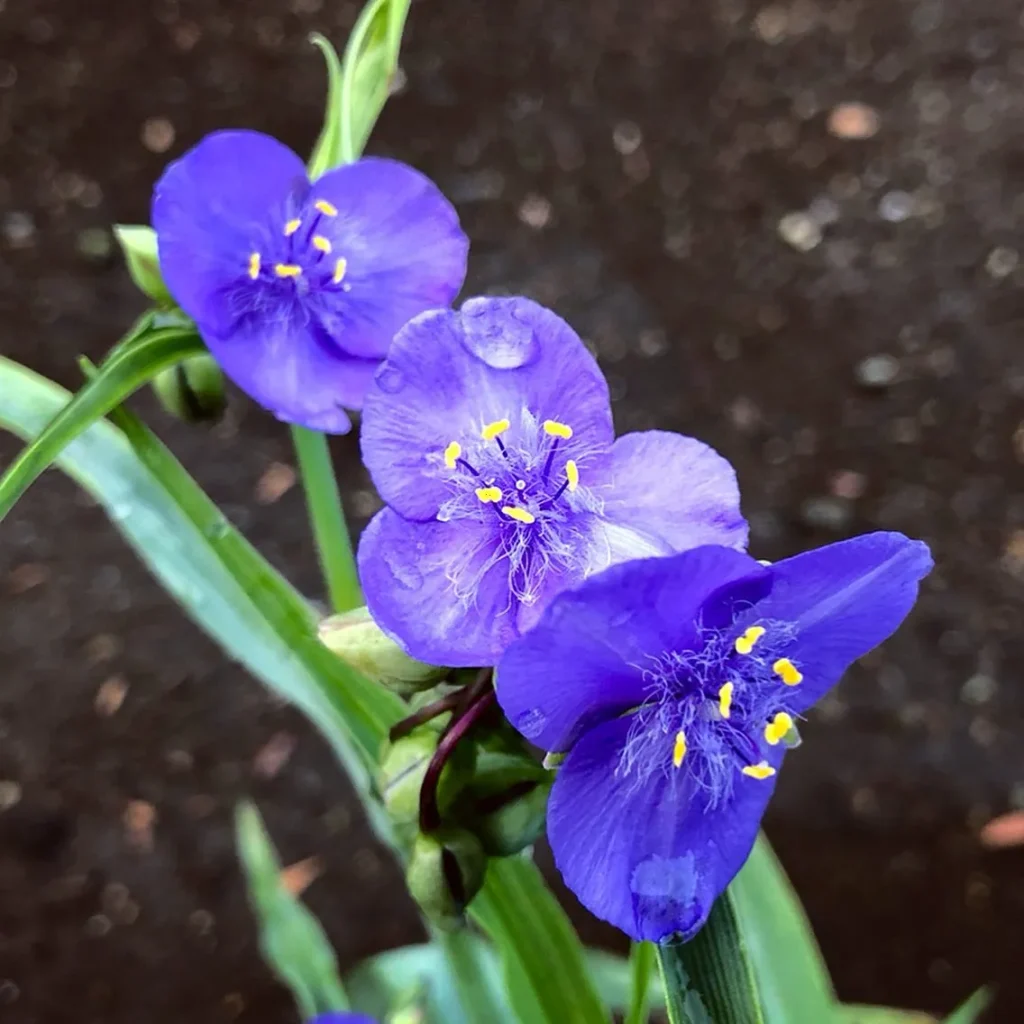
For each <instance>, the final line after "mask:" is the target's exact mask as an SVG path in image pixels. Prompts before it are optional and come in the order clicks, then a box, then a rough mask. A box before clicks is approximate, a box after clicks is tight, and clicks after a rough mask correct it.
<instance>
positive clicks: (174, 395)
mask: <svg viewBox="0 0 1024 1024" xmlns="http://www.w3.org/2000/svg"><path fill="white" fill-rule="evenodd" d="M153 390H154V391H155V392H156V396H157V398H158V399H159V400H160V404H161V405H162V406H163V407H164V409H166V410H167V412H169V413H170V414H171V415H172V416H177V417H178V419H180V420H184V421H185V422H186V423H200V422H202V421H204V420H215V419H218V418H219V417H220V414H221V413H222V412H223V411H224V405H225V398H224V374H223V373H221V369H220V367H219V366H218V365H217V364H216V362H215V361H214V359H213V356H210V355H207V354H206V353H203V354H202V355H197V356H190V357H189V358H188V359H186V360H184V361H183V362H180V363H178V364H176V365H175V366H169V367H168V368H167V369H166V370H162V371H161V372H160V373H158V374H157V376H156V378H155V379H154V381H153Z"/></svg>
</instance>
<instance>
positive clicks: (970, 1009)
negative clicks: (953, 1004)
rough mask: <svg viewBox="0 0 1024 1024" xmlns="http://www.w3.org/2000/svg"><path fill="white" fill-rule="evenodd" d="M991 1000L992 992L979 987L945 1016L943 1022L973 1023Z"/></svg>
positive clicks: (956, 1023) (948, 1023)
mask: <svg viewBox="0 0 1024 1024" xmlns="http://www.w3.org/2000/svg"><path fill="white" fill-rule="evenodd" d="M991 1002H992V992H991V991H990V990H989V989H987V988H979V989H978V991H977V992H975V993H974V994H973V995H971V996H968V998H967V999H966V1000H965V1001H964V1002H963V1003H961V1004H960V1005H959V1006H958V1007H957V1008H956V1009H955V1010H954V1011H953V1012H952V1013H951V1014H950V1015H949V1016H948V1017H947V1018H946V1020H945V1024H974V1022H975V1021H976V1020H979V1019H980V1018H981V1015H982V1014H983V1013H984V1012H985V1010H987V1009H988V1005H989V1003H991Z"/></svg>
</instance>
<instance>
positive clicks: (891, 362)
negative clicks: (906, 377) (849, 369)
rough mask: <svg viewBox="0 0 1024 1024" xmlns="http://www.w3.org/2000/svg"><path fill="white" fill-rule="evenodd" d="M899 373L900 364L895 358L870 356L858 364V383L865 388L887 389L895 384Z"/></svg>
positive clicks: (884, 355) (885, 355)
mask: <svg viewBox="0 0 1024 1024" xmlns="http://www.w3.org/2000/svg"><path fill="white" fill-rule="evenodd" d="M899 373H900V364H899V360H898V359H897V358H896V357H895V356H890V355H887V354H884V353H883V354H881V355H877V356H868V358H867V359H863V360H861V362H859V363H858V364H857V370H856V376H857V383H858V384H860V385H861V387H865V388H887V387H889V386H890V385H891V384H893V383H895V381H896V378H897V377H898V376H899Z"/></svg>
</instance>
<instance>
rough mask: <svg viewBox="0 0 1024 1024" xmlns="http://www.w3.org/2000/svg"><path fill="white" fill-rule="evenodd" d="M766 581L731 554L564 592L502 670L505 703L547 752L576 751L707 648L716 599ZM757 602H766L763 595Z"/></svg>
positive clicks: (627, 573) (713, 552)
mask: <svg viewBox="0 0 1024 1024" xmlns="http://www.w3.org/2000/svg"><path fill="white" fill-rule="evenodd" d="M765 574H766V571H765V570H764V569H763V568H762V567H760V566H759V565H758V564H757V562H755V561H754V559H752V558H750V557H749V556H748V555H745V554H743V553H742V552H739V551H734V550H732V549H731V548H724V547H703V548H697V549H695V550H693V551H687V552H685V553H683V554H681V555H673V556H670V557H667V558H649V559H643V560H639V561H635V562H626V563H624V564H622V565H617V566H614V567H613V568H611V569H608V570H606V571H605V572H602V573H598V575H596V576H593V577H591V578H590V579H588V580H586V581H585V582H584V583H582V584H581V585H580V586H579V587H577V588H576V589H574V590H567V591H564V592H563V593H561V594H559V595H558V596H557V597H556V598H555V599H554V600H553V601H552V602H551V604H550V606H549V607H548V609H547V611H546V612H545V613H544V615H543V616H541V619H540V622H539V623H538V624H537V625H536V626H534V627H533V629H531V630H530V631H529V632H528V633H526V634H524V635H523V637H522V638H521V639H519V640H517V641H516V642H515V643H513V644H512V645H511V646H510V647H509V648H508V650H507V651H505V654H504V656H503V657H502V659H501V661H500V662H499V663H498V671H497V676H496V679H497V684H496V685H497V692H498V702H499V703H500V704H501V706H502V708H503V709H504V711H505V714H506V715H507V716H508V719H509V721H510V722H511V723H512V725H513V726H515V728H516V729H518V730H519V732H521V733H522V734H523V735H524V736H525V737H526V738H527V739H528V740H530V741H531V742H533V743H535V744H537V746H540V747H543V748H544V749H545V750H559V751H560V750H567V749H568V748H569V747H570V746H571V745H572V744H573V742H574V741H575V739H576V737H577V736H579V735H580V733H581V732H582V731H584V730H585V729H588V728H590V727H591V726H592V725H593V724H594V723H596V722H600V721H603V720H605V719H608V718H613V717H615V716H617V715H620V714H622V713H623V712H624V711H627V710H629V709H630V708H635V707H637V706H638V705H639V704H641V703H643V701H644V700H645V699H646V698H647V697H648V696H649V688H650V684H649V680H648V678H647V676H646V669H647V668H648V667H649V666H651V665H653V664H654V661H653V659H656V658H659V657H661V656H662V655H663V654H665V653H667V652H682V651H687V650H694V649H696V646H697V645H698V643H700V642H701V641H700V631H699V625H698V624H699V622H700V613H701V609H702V608H704V607H705V606H707V604H708V602H709V599H710V598H712V597H713V595H715V594H721V593H722V591H723V588H727V587H729V586H730V585H734V584H737V583H738V582H741V583H743V584H744V585H750V586H753V585H755V584H756V583H757V582H758V581H759V580H760V579H761V578H763V577H764V576H765ZM758 596H761V595H760V593H759V594H758Z"/></svg>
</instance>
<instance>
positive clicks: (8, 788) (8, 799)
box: [0, 779, 21, 811]
mask: <svg viewBox="0 0 1024 1024" xmlns="http://www.w3.org/2000/svg"><path fill="white" fill-rule="evenodd" d="M20 802H21V784H20V783H17V782H15V781H14V780H13V779H0V811H9V810H10V809H11V808H12V807H13V806H14V805H15V804H17V803H20Z"/></svg>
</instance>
